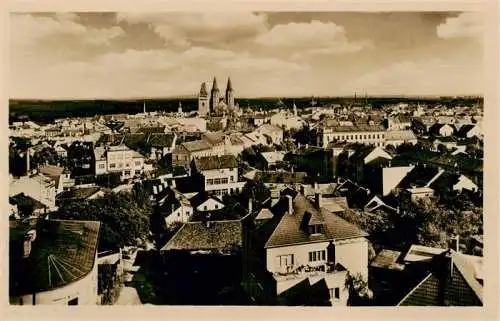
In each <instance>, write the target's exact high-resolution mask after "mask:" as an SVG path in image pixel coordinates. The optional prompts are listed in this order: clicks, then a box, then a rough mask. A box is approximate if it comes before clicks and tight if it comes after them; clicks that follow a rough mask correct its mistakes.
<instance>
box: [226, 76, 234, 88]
mask: <svg viewBox="0 0 500 321" xmlns="http://www.w3.org/2000/svg"><path fill="white" fill-rule="evenodd" d="M226 90H227V91H229V90H233V85H232V84H231V77H228V78H227V89H226Z"/></svg>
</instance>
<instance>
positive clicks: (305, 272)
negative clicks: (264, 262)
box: [273, 263, 347, 282]
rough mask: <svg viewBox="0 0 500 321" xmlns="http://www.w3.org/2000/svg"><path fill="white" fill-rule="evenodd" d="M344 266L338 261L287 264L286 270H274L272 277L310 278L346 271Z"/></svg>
mask: <svg viewBox="0 0 500 321" xmlns="http://www.w3.org/2000/svg"><path fill="white" fill-rule="evenodd" d="M346 271H347V270H346V268H345V267H344V266H342V265H341V264H340V263H337V264H335V265H333V264H330V263H325V264H321V265H316V266H310V265H300V266H297V267H294V266H289V267H288V271H287V272H275V273H273V276H274V279H275V280H276V281H278V282H282V281H288V280H296V279H304V278H312V277H324V276H326V275H328V274H333V273H339V272H346Z"/></svg>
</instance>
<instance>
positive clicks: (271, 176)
mask: <svg viewBox="0 0 500 321" xmlns="http://www.w3.org/2000/svg"><path fill="white" fill-rule="evenodd" d="M306 177H307V173H305V172H294V173H292V172H258V173H256V174H255V177H254V179H255V180H256V181H262V182H263V183H278V184H298V183H303V182H304V180H305V178H306Z"/></svg>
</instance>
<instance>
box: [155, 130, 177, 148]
mask: <svg viewBox="0 0 500 321" xmlns="http://www.w3.org/2000/svg"><path fill="white" fill-rule="evenodd" d="M174 137H175V134H173V133H154V134H151V136H150V138H149V144H150V145H151V146H152V147H171V146H172V142H173V141H174Z"/></svg>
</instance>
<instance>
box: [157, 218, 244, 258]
mask: <svg viewBox="0 0 500 321" xmlns="http://www.w3.org/2000/svg"><path fill="white" fill-rule="evenodd" d="M242 238H243V228H242V222H241V220H230V221H210V223H209V226H207V222H189V223H185V224H184V225H183V226H182V227H181V228H180V229H179V230H178V231H177V233H176V234H175V235H174V236H173V237H172V238H171V239H170V240H169V241H168V242H167V244H165V246H164V247H163V248H162V249H161V250H162V251H172V250H186V251H195V250H207V251H217V250H221V251H226V250H231V249H232V248H233V247H235V246H236V247H240V246H242V242H243V241H242Z"/></svg>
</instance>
